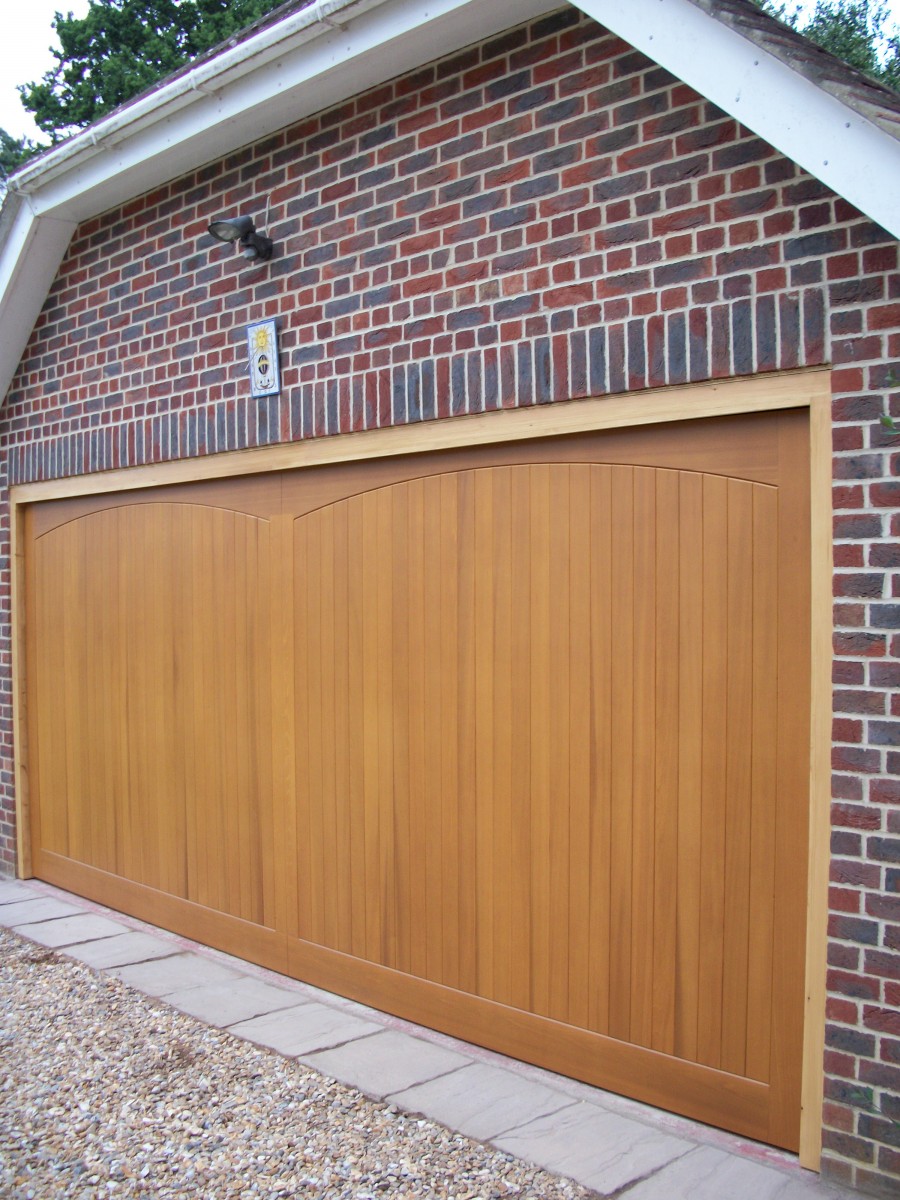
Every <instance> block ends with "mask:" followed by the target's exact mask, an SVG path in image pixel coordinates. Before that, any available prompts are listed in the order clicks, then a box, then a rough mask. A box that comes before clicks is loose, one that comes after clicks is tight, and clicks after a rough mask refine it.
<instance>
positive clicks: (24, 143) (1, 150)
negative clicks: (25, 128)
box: [0, 129, 38, 195]
mask: <svg viewBox="0 0 900 1200" xmlns="http://www.w3.org/2000/svg"><path fill="white" fill-rule="evenodd" d="M37 150H38V147H37V146H35V144H34V142H32V141H31V140H30V139H29V138H14V137H13V136H12V134H10V133H7V132H6V130H5V129H0V195H2V192H3V185H4V184H5V183H6V180H7V179H8V178H9V176H10V175H11V174H12V173H13V171H14V170H15V169H16V167H19V166H21V165H22V163H23V162H25V161H26V159H29V158H31V156H32V154H36V153H37Z"/></svg>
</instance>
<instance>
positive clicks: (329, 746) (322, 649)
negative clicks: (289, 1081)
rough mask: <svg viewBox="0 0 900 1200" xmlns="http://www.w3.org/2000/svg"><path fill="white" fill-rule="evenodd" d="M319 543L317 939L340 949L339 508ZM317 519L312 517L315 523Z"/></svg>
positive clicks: (323, 523) (313, 581)
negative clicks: (336, 587) (336, 546)
mask: <svg viewBox="0 0 900 1200" xmlns="http://www.w3.org/2000/svg"><path fill="white" fill-rule="evenodd" d="M313 517H314V520H315V525H316V529H317V531H318V541H317V543H316V556H315V560H314V561H313V562H311V563H310V564H309V586H310V587H311V588H312V589H313V590H314V591H315V592H316V609H315V612H316V615H315V617H314V618H313V625H312V627H311V629H310V631H309V632H310V634H311V636H312V638H313V639H314V642H311V644H310V653H311V654H314V655H315V656H316V659H317V664H316V668H315V679H316V683H315V687H316V693H315V694H316V696H317V698H318V709H319V716H318V717H317V718H313V729H314V731H315V732H314V736H315V737H316V739H317V742H318V749H317V752H316V758H317V761H318V764H319V767H318V770H319V774H318V776H317V781H318V788H319V792H318V796H317V797H316V798H315V799H314V802H313V803H314V807H315V811H316V812H317V813H318V814H319V816H318V821H319V824H318V827H317V834H318V836H319V837H320V838H321V840H320V841H319V843H318V845H319V854H320V856H321V865H320V868H319V870H320V875H319V887H320V889H321V896H320V897H319V903H320V906H321V925H320V928H319V936H318V937H317V939H316V940H317V941H319V942H320V944H322V945H325V946H331V947H332V948H333V949H336V948H337V925H338V916H337V910H338V905H339V903H340V880H339V874H340V864H339V862H338V851H337V813H336V811H335V810H336V807H337V795H336V791H335V758H336V745H335V736H334V725H335V674H336V670H337V663H336V661H335V624H336V620H335V611H334V605H335V596H334V505H332V504H329V505H327V506H326V507H324V508H321V509H319V510H318V511H317V512H316V513H315V514H314V515H313ZM313 517H310V518H307V519H309V520H312V519H313Z"/></svg>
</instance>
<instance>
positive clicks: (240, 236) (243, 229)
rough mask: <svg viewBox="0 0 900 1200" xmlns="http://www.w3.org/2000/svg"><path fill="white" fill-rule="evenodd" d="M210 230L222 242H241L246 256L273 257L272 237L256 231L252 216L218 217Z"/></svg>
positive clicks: (210, 226)
mask: <svg viewBox="0 0 900 1200" xmlns="http://www.w3.org/2000/svg"><path fill="white" fill-rule="evenodd" d="M209 232H210V233H211V234H212V235H213V237H214V238H216V239H217V240H218V241H220V242H240V243H241V249H242V250H243V252H244V258H251V259H252V258H261V259H263V260H265V259H267V258H271V257H272V245H273V243H272V239H271V238H267V237H266V236H265V235H264V234H262V233H257V232H256V228H255V227H254V224H253V218H252V217H218V218H217V219H216V220H215V221H213V222H211V224H210V225H209Z"/></svg>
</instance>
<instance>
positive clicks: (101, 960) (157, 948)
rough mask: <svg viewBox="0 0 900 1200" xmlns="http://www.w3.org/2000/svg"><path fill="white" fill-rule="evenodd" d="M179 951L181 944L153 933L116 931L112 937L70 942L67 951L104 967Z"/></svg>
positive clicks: (127, 963) (98, 966)
mask: <svg viewBox="0 0 900 1200" xmlns="http://www.w3.org/2000/svg"><path fill="white" fill-rule="evenodd" d="M179 953H181V948H180V947H179V946H176V945H174V944H173V943H172V942H167V941H164V940H163V939H162V938H158V937H154V936H153V934H152V933H141V932H139V931H135V932H132V931H131V930H129V931H128V932H125V933H121V932H120V933H119V934H118V935H117V936H115V937H107V938H103V939H102V941H99V942H85V943H84V945H83V946H70V947H69V948H68V949H67V950H66V954H68V956H69V957H70V958H77V959H78V961H79V962H83V963H86V964H87V966H89V967H96V968H97V970H99V971H104V970H106V969H107V968H109V967H125V966H128V965H130V964H131V963H141V962H148V961H149V960H150V959H154V958H168V957H170V955H173V954H179Z"/></svg>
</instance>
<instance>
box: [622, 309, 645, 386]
mask: <svg viewBox="0 0 900 1200" xmlns="http://www.w3.org/2000/svg"><path fill="white" fill-rule="evenodd" d="M644 337H645V323H644V321H629V322H628V338H627V346H628V386H629V388H631V389H635V388H636V389H640V388H644V387H646V386H647V359H646V354H645V351H644Z"/></svg>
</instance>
